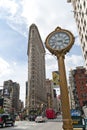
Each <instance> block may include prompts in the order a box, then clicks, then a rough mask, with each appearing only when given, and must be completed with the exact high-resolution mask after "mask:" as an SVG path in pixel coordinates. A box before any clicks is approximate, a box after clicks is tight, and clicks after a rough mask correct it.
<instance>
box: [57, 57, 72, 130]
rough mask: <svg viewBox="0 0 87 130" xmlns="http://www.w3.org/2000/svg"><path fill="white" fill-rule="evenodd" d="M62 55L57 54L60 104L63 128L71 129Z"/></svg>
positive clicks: (65, 129)
mask: <svg viewBox="0 0 87 130" xmlns="http://www.w3.org/2000/svg"><path fill="white" fill-rule="evenodd" d="M64 58H65V56H64V55H58V56H57V59H58V66H59V77H60V82H59V83H60V92H61V104H62V116H63V128H64V130H73V127H72V120H71V116H70V106H69V97H68V88H67V79H66V71H65V64H64Z"/></svg>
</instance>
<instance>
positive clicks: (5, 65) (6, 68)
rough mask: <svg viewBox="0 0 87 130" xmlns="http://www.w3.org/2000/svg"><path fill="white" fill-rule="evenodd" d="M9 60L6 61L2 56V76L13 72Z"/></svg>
mask: <svg viewBox="0 0 87 130" xmlns="http://www.w3.org/2000/svg"><path fill="white" fill-rule="evenodd" d="M10 67H11V66H10V65H9V63H8V62H6V61H5V60H4V59H2V58H0V77H2V76H5V75H8V74H10V73H12V69H11V68H10Z"/></svg>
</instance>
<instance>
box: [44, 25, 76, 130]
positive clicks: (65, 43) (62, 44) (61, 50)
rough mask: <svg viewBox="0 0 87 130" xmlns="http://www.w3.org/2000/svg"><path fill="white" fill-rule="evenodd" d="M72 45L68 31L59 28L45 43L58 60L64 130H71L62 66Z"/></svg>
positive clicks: (65, 80)
mask: <svg viewBox="0 0 87 130" xmlns="http://www.w3.org/2000/svg"><path fill="white" fill-rule="evenodd" d="M73 44H74V36H73V34H72V33H71V32H70V31H68V30H65V29H61V28H60V27H57V28H56V29H55V30H54V31H53V32H51V33H50V34H49V35H48V36H47V38H46V41H45V45H46V48H47V49H48V50H49V51H50V52H51V53H52V54H54V55H55V56H56V57H57V60H58V66H59V78H60V92H61V103H62V116H63V128H64V130H72V129H73V127H72V119H71V115H70V106H69V97H68V88H67V79H66V71H65V64H64V58H65V54H66V53H67V52H68V51H69V50H70V48H71V47H72V45H73Z"/></svg>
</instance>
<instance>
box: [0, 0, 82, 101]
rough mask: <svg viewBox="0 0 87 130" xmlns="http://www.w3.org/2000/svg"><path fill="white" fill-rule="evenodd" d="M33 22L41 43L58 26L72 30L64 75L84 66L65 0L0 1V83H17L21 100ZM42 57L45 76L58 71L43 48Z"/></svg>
mask: <svg viewBox="0 0 87 130" xmlns="http://www.w3.org/2000/svg"><path fill="white" fill-rule="evenodd" d="M33 23H34V24H36V26H37V27H38V30H39V33H40V36H41V38H42V41H43V43H45V39H46V37H47V36H48V34H49V33H50V32H52V31H54V30H55V28H56V27H58V26H59V27H61V28H63V29H67V30H69V31H71V32H72V33H73V35H74V37H75V43H74V45H73V47H72V48H71V50H70V51H69V53H68V54H66V57H65V67H66V74H67V77H68V74H69V71H70V69H74V68H75V67H77V66H82V65H84V59H83V56H82V50H81V47H80V41H79V36H78V31H77V26H76V22H75V19H74V14H73V7H72V4H71V3H67V0H46V1H41V0H32V1H31V0H0V86H3V82H4V81H7V80H12V81H13V82H17V83H19V84H20V99H21V100H22V101H25V82H26V81H27V77H28V72H27V70H28V57H27V47H28V35H29V27H30V26H31V24H33ZM45 49H46V48H45ZM45 59H46V61H45V62H46V78H49V79H51V78H52V71H56V70H58V63H57V59H56V57H55V56H54V55H51V54H50V52H49V51H48V50H47V49H46V56H45Z"/></svg>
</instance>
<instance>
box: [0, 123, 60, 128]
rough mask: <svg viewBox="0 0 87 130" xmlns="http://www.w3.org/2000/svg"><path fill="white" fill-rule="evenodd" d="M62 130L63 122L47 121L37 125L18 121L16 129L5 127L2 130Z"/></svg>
mask: <svg viewBox="0 0 87 130" xmlns="http://www.w3.org/2000/svg"><path fill="white" fill-rule="evenodd" d="M49 129H50V130H62V122H57V121H47V122H45V123H36V122H33V121H16V122H15V126H14V127H10V126H8V127H4V128H0V130H49Z"/></svg>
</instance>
